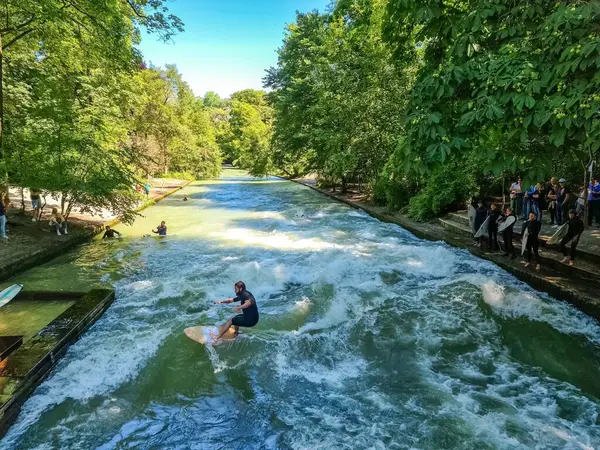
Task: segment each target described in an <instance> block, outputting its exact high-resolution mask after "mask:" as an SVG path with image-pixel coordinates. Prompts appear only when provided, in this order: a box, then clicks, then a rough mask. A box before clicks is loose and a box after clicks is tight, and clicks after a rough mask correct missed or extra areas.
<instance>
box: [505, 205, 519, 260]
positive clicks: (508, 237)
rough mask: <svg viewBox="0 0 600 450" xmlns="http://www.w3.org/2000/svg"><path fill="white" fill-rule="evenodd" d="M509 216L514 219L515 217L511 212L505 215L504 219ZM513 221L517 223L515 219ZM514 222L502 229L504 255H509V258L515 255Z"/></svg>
mask: <svg viewBox="0 0 600 450" xmlns="http://www.w3.org/2000/svg"><path fill="white" fill-rule="evenodd" d="M509 217H514V218H515V219H516V218H517V217H516V216H515V215H514V214H511V215H509V216H506V217H505V218H504V220H505V221H506V220H508V218H509ZM515 223H517V222H516V220H515ZM515 223H513V224H512V225H510V226H508V227H506V228H505V229H504V230H502V239H503V240H504V254H505V255H506V256H510V257H511V258H514V257H515V256H516V253H515V246H514V244H513V234H514V228H515Z"/></svg>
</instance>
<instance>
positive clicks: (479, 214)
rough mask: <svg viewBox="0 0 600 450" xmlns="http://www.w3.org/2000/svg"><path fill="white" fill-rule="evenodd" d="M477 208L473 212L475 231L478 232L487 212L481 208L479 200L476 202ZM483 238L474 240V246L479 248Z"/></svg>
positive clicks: (483, 207) (481, 202) (481, 204)
mask: <svg viewBox="0 0 600 450" xmlns="http://www.w3.org/2000/svg"><path fill="white" fill-rule="evenodd" d="M477 204H478V207H477V209H476V210H475V230H476V231H477V230H479V229H480V228H481V225H483V222H485V219H486V218H487V210H486V209H485V206H483V201H481V200H479V202H477ZM483 239H484V238H483V236H481V237H478V238H475V241H476V242H475V246H476V247H481V245H482V244H483Z"/></svg>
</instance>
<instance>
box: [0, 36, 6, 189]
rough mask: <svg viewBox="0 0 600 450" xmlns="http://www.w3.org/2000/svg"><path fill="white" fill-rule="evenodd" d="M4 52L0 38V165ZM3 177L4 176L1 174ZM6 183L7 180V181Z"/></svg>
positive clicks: (2, 156) (0, 155)
mask: <svg viewBox="0 0 600 450" xmlns="http://www.w3.org/2000/svg"><path fill="white" fill-rule="evenodd" d="M3 126H4V51H3V47H2V37H0V164H1V163H2V162H3V161H4V133H3V131H4V130H3ZM3 175H4V174H3ZM7 181H8V180H7Z"/></svg>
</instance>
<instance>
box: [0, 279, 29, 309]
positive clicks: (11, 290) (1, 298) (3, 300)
mask: <svg viewBox="0 0 600 450" xmlns="http://www.w3.org/2000/svg"><path fill="white" fill-rule="evenodd" d="M22 289H23V285H22V284H13V285H12V286H9V287H7V288H6V289H4V290H3V291H2V292H0V308H2V307H3V306H4V305H6V304H7V303H8V302H10V301H11V300H12V299H13V298H15V297H16V296H17V295H18V294H19V292H21V290H22Z"/></svg>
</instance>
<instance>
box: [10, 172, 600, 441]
mask: <svg viewBox="0 0 600 450" xmlns="http://www.w3.org/2000/svg"><path fill="white" fill-rule="evenodd" d="M184 192H185V193H187V195H188V197H190V201H189V202H186V203H184V202H182V201H181V199H182V196H183V193H184ZM184 192H182V193H180V194H176V195H175V196H173V197H170V198H168V199H167V200H165V201H164V202H161V203H160V204H159V205H157V206H155V207H153V208H150V209H148V210H146V211H144V215H145V217H141V218H140V219H139V220H138V221H137V222H136V224H135V225H134V226H133V227H117V229H119V230H120V231H123V233H124V234H125V235H126V238H125V239H123V240H121V241H111V242H100V241H95V242H93V243H91V244H90V245H88V246H84V247H82V248H80V249H78V250H77V251H75V252H72V253H70V254H68V255H65V256H63V257H61V258H59V259H58V260H55V261H53V262H52V263H51V264H48V265H46V266H43V267H40V268H37V269H34V270H32V271H29V272H27V273H25V274H23V275H22V276H19V277H17V278H16V280H17V281H19V282H22V283H26V284H27V287H28V288H30V289H36V288H40V289H65V290H77V289H81V288H82V287H88V286H91V285H107V284H109V285H114V286H115V288H116V291H117V299H116V300H115V302H114V304H113V305H112V306H111V308H110V309H109V310H108V311H107V312H106V313H105V315H104V316H103V317H102V318H101V319H100V320H99V321H98V322H97V323H96V324H95V325H94V326H93V327H92V328H91V329H90V330H89V331H88V332H87V333H85V334H84V336H83V337H82V338H81V340H80V341H79V342H78V343H77V344H76V345H74V346H73V347H71V349H70V350H69V351H68V353H67V355H66V356H65V358H64V359H63V360H62V361H61V362H60V363H59V364H58V366H57V367H56V368H55V370H54V371H53V372H52V375H51V376H50V377H49V378H48V379H47V380H46V381H45V382H44V383H43V384H42V385H41V386H40V387H39V388H38V389H37V390H36V392H35V394H34V395H33V396H32V397H31V398H30V400H29V401H28V402H27V403H26V404H25V406H24V408H23V411H22V413H21V415H20V417H19V420H18V422H17V424H16V425H15V426H13V428H12V429H11V430H10V431H9V433H8V435H7V436H6V437H5V438H4V440H3V441H1V442H0V446H2V447H3V448H36V449H46V448H69V447H70V448H102V449H113V448H115V449H116V448H225V447H227V448H282V449H287V448H297V449H313V448H352V449H354V448H398V449H402V448H405V449H409V448H418V449H436V448H468V449H471V448H473V449H475V448H476V449H488V448H489V449H492V448H507V449H513V448H557V449H559V448H560V449H563V448H566V449H591V448H597V447H599V446H600V426H599V424H598V417H599V412H600V402H599V397H600V388H599V387H598V382H597V380H599V379H600V352H599V350H598V349H599V344H600V327H599V326H598V324H597V322H595V321H594V320H592V319H590V318H588V317H587V316H585V315H583V314H582V313H580V312H578V311H576V310H574V309H573V308H571V307H569V306H568V305H566V304H564V303H561V302H557V301H555V300H553V299H551V298H549V297H547V296H546V295H544V294H540V293H538V292H535V291H534V290H532V289H530V288H529V287H527V286H525V285H524V284H522V283H520V282H518V281H517V280H515V279H514V278H513V277H512V276H510V275H509V274H507V273H505V272H503V271H502V270H500V269H498V268H497V267H495V266H494V265H492V264H490V263H489V262H485V261H481V260H479V259H477V258H474V257H473V256H471V255H469V254H468V253H467V252H463V251H459V250H456V249H452V248H450V247H447V246H445V245H443V244H440V243H432V242H424V241H420V240H418V239H416V238H414V237H413V236H412V235H410V234H409V233H407V232H405V231H403V230H402V229H401V228H399V227H397V226H394V225H390V224H384V223H381V222H379V221H377V220H374V219H372V218H370V217H369V216H367V215H366V214H363V213H360V212H357V211H354V210H352V209H350V208H347V207H346V206H344V205H341V204H337V203H334V202H332V201H330V200H329V199H326V198H325V197H322V196H320V195H319V194H317V193H315V192H313V191H311V190H309V189H307V188H303V187H301V186H298V185H295V184H292V183H288V182H283V181H281V180H270V179H269V180H253V179H250V178H246V177H244V176H243V175H242V174H240V173H239V172H235V171H226V172H225V176H224V178H222V179H221V180H215V181H210V182H203V183H196V184H195V185H193V186H191V187H188V188H186V191H184ZM161 220H165V221H166V222H167V225H168V227H169V232H170V233H175V234H176V236H174V237H172V238H169V239H166V240H157V239H146V238H143V237H142V236H143V235H144V234H146V233H148V232H149V230H150V229H151V228H153V227H155V226H156V225H157V224H158V223H159V222H160V221H161ZM239 279H242V280H244V281H245V282H246V283H247V285H248V286H249V288H250V290H251V291H252V292H253V293H254V295H255V296H256V298H257V299H258V303H259V307H260V309H261V321H260V323H259V325H258V326H257V327H256V328H254V329H251V330H248V331H247V332H246V333H245V334H244V335H243V338H240V339H239V340H238V341H237V342H235V343H234V344H232V345H228V346H222V347H219V348H218V349H216V350H215V349H212V348H206V347H204V346H202V345H198V344H195V343H194V342H192V341H190V340H189V339H187V338H186V337H185V336H184V335H183V329H184V328H186V327H188V326H191V325H199V324H214V323H217V322H220V321H223V320H224V319H225V318H226V317H227V316H228V315H230V314H231V311H230V309H229V307H227V306H215V305H213V303H212V300H214V299H216V298H224V297H228V296H230V295H231V294H232V284H233V283H234V282H235V281H237V280H239Z"/></svg>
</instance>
